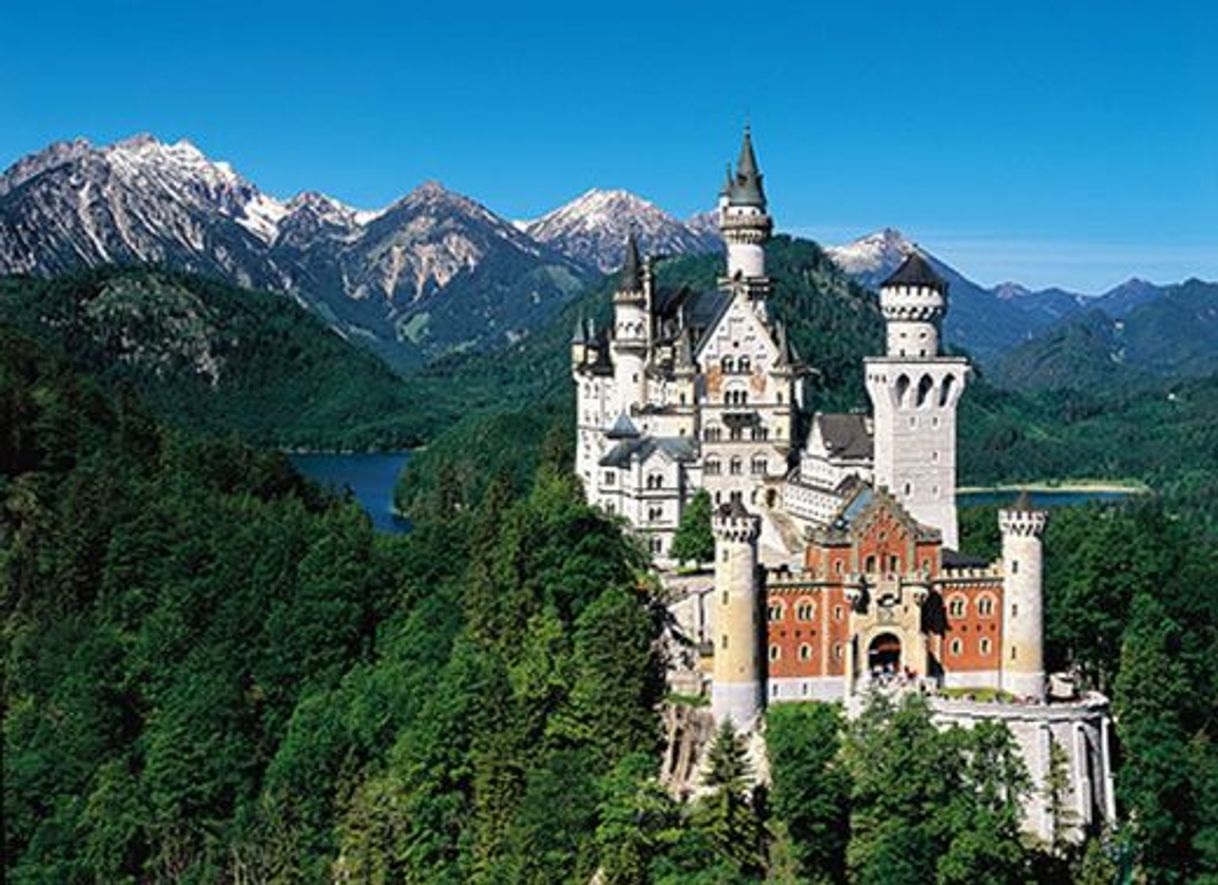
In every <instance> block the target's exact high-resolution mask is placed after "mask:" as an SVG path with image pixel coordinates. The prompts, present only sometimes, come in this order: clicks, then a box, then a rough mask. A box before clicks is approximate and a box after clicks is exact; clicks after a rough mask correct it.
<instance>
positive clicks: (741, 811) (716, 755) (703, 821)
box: [693, 719, 766, 875]
mask: <svg viewBox="0 0 1218 885" xmlns="http://www.w3.org/2000/svg"><path fill="white" fill-rule="evenodd" d="M752 777H753V766H752V763H750V762H749V758H748V748H747V747H746V745H745V742H744V738H743V737H741V735H740V734H738V733H737V732H736V729H735V727H734V726H733V725H732V722H731V720H730V719H725V720H724V721H723V724H722V725H721V726H720V727H719V730H718V731H717V732H716V733H715V739H714V741H713V742H712V743H711V745H710V747H709V749H708V750H707V760H706V771H705V774H704V775H703V778H702V783H703V785H704V786H706V787H709V788H711V790H712V791H713V792H711V793H710V795H708V796H706V797H704V798H703V799H701V800H699V802H698V804H697V806H696V807H695V810H694V817H693V822H694V825H695V826H697V827H698V828H699V829H701V830H702V831H703V832H705V833H706V835H707V837H708V838H709V839H710V841H711V844H713V845H714V846H715V848H716V850H717V851H718V853H719V854H720V856H722V857H723V858H724V859H725V860H728V861H729V862H731V863H732V864H733V865H734V866H735V867H736V869H737V870H739V871H740V872H741V873H742V874H744V875H756V874H760V872H761V871H762V870H763V868H764V865H765V864H764V858H765V855H766V851H765V845H764V838H763V836H764V828H763V826H762V821H761V816H760V814H759V813H758V809H757V807H756V798H757V797H756V793H755V792H754V791H753V790H752V789H751V786H752Z"/></svg>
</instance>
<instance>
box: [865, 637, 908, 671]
mask: <svg viewBox="0 0 1218 885" xmlns="http://www.w3.org/2000/svg"><path fill="white" fill-rule="evenodd" d="M867 669H868V671H869V672H870V673H872V674H873V675H878V674H881V673H896V672H898V671H899V670H900V669H901V640H900V639H898V638H897V636H896V635H895V634H893V633H881V634H880V635H879V636H877V637H875V638H874V639H872V640H871V645H869V646H868V647H867Z"/></svg>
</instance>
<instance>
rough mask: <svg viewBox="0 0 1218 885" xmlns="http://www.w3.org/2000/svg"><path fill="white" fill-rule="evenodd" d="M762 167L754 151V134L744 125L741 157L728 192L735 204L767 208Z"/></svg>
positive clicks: (737, 162)
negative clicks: (759, 165)
mask: <svg viewBox="0 0 1218 885" xmlns="http://www.w3.org/2000/svg"><path fill="white" fill-rule="evenodd" d="M761 178H762V176H761V169H760V168H758V166H757V155H756V154H755V153H754V152H753V136H752V134H751V133H750V132H749V127H748V126H745V127H744V141H743V142H742V143H741V145H740V157H739V159H737V160H736V176H735V178H734V179H733V180H732V186H731V190H730V192H729V194H728V196H729V199H730V202H731V203H732V205H734V206H756V207H758V208H760V209H765V190H764V189H763V188H762V186H761Z"/></svg>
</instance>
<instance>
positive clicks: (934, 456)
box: [930, 452, 939, 464]
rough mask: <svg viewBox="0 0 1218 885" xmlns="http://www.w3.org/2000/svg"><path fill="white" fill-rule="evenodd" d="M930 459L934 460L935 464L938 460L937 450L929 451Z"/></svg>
mask: <svg viewBox="0 0 1218 885" xmlns="http://www.w3.org/2000/svg"><path fill="white" fill-rule="evenodd" d="M930 460H932V461H934V462H935V463H936V464H937V463H938V462H939V453H938V452H931V453H930Z"/></svg>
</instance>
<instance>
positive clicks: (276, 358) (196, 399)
mask: <svg viewBox="0 0 1218 885" xmlns="http://www.w3.org/2000/svg"><path fill="white" fill-rule="evenodd" d="M3 325H7V326H11V327H14V328H17V329H19V330H20V331H21V332H23V333H24V334H26V335H28V336H30V337H32V338H35V339H37V340H39V341H41V342H42V343H43V344H45V345H48V346H49V347H50V348H52V349H53V350H55V351H57V352H59V353H60V354H62V355H63V357H64V358H65V359H66V360H68V361H69V362H71V363H72V364H73V365H74V366H75V367H77V368H78V369H80V370H82V371H85V372H88V373H90V374H92V375H95V376H97V377H98V378H100V379H102V380H103V381H106V382H110V383H114V384H122V385H130V386H133V387H134V388H135V389H136V390H137V391H139V393H140V394H141V398H142V399H143V400H144V401H145V402H147V403H148V404H149V405H150V406H152V407H153V408H154V409H155V410H156V411H157V412H158V413H159V414H161V415H162V416H163V417H165V418H166V419H168V420H170V421H172V422H173V423H175V424H178V425H180V426H185V427H189V428H191V429H195V430H203V431H206V432H210V433H216V434H227V433H231V432H238V433H240V434H241V435H242V436H243V437H244V438H246V439H249V440H252V441H255V442H259V443H263V444H269V445H278V446H296V447H309V448H327V449H335V448H357V449H358V448H369V447H377V448H392V447H399V448H400V447H405V446H410V445H415V444H417V443H419V442H420V441H421V440H423V439H424V438H426V436H427V435H428V434H429V431H430V430H431V426H432V423H433V422H434V419H435V415H434V414H433V412H434V411H435V410H436V408H437V406H436V404H435V403H434V402H433V401H431V400H430V399H428V398H425V397H424V396H423V395H421V394H420V393H417V392H415V391H414V390H413V389H412V388H410V387H409V386H408V384H407V382H405V381H404V380H403V379H402V378H401V377H399V376H398V375H396V374H394V373H393V372H392V371H391V370H390V369H389V368H388V367H386V366H385V365H384V364H383V363H382V362H381V361H380V360H378V359H376V357H374V356H372V355H371V354H369V353H366V352H365V351H363V350H361V349H360V348H358V347H355V346H354V345H353V344H351V343H349V342H347V341H344V340H343V339H342V338H341V337H339V336H338V335H336V334H335V333H334V332H333V331H332V330H331V329H329V328H327V327H326V325H325V324H324V323H322V322H321V320H320V319H319V318H318V317H316V316H314V315H312V314H311V313H309V312H308V311H306V310H304V309H303V308H301V307H300V306H298V305H296V304H293V303H292V301H290V300H289V299H287V298H284V297H282V296H281V295H276V294H271V293H266V292H255V291H248V290H243V289H237V288H235V287H233V286H230V285H228V284H225V283H221V282H219V281H216V280H213V279H206V278H201V277H197V276H193V275H189V274H185V273H180V272H167V271H160V270H147V269H141V268H127V269H117V268H113V267H111V268H106V269H103V270H95V271H81V272H76V273H74V274H69V275H65V276H59V277H57V278H55V279H53V280H40V279H35V278H31V277H0V326H3ZM452 417H453V416H448V417H447V419H446V420H451V419H452ZM435 423H441V422H435Z"/></svg>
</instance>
